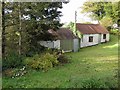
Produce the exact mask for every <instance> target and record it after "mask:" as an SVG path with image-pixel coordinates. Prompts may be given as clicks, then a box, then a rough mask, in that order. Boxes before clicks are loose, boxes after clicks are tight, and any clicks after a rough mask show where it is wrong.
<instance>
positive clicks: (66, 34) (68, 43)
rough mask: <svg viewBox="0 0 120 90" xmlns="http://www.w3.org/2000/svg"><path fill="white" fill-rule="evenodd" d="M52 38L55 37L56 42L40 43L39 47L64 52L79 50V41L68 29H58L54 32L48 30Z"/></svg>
mask: <svg viewBox="0 0 120 90" xmlns="http://www.w3.org/2000/svg"><path fill="white" fill-rule="evenodd" d="M48 32H49V33H51V34H52V35H53V36H57V40H53V41H40V42H39V43H40V45H42V46H45V47H49V48H56V49H61V50H64V51H65V52H71V51H74V52H76V51H78V49H79V41H78V40H79V39H78V38H77V37H76V36H75V35H74V34H73V32H72V31H71V30H70V29H68V28H60V29H59V30H57V31H56V32H55V31H53V30H51V29H50V30H48Z"/></svg>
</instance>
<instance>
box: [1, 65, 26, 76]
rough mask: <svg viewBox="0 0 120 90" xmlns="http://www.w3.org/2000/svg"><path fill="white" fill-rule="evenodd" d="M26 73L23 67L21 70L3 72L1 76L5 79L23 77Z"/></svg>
mask: <svg viewBox="0 0 120 90" xmlns="http://www.w3.org/2000/svg"><path fill="white" fill-rule="evenodd" d="M26 73H27V72H26V68H25V66H23V67H22V68H14V69H7V70H4V72H3V75H4V76H7V77H12V78H15V77H19V76H23V75H24V74H26Z"/></svg>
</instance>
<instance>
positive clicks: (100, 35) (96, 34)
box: [76, 23, 109, 48]
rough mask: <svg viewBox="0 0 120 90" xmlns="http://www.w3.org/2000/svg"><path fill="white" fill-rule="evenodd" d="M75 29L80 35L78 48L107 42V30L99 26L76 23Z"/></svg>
mask: <svg viewBox="0 0 120 90" xmlns="http://www.w3.org/2000/svg"><path fill="white" fill-rule="evenodd" d="M76 29H77V30H78V31H79V32H80V33H81V34H82V38H81V40H80V48H82V47H87V46H92V45H96V44H99V43H102V42H107V41H109V32H108V30H107V29H106V28H105V27H103V26H101V25H100V24H81V23H76Z"/></svg>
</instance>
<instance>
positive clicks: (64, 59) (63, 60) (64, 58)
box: [57, 54, 69, 64]
mask: <svg viewBox="0 0 120 90" xmlns="http://www.w3.org/2000/svg"><path fill="white" fill-rule="evenodd" d="M57 60H58V61H59V62H60V63H62V64H64V63H68V62H69V59H68V57H67V56H65V55H63V54H61V55H59V56H58V58H57Z"/></svg>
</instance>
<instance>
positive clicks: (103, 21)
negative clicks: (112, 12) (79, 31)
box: [100, 16, 113, 28]
mask: <svg viewBox="0 0 120 90" xmlns="http://www.w3.org/2000/svg"><path fill="white" fill-rule="evenodd" d="M100 23H101V24H102V25H103V26H105V27H106V28H107V27H109V26H112V25H113V20H112V18H111V17H109V16H104V17H103V18H102V19H101V20H100Z"/></svg>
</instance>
